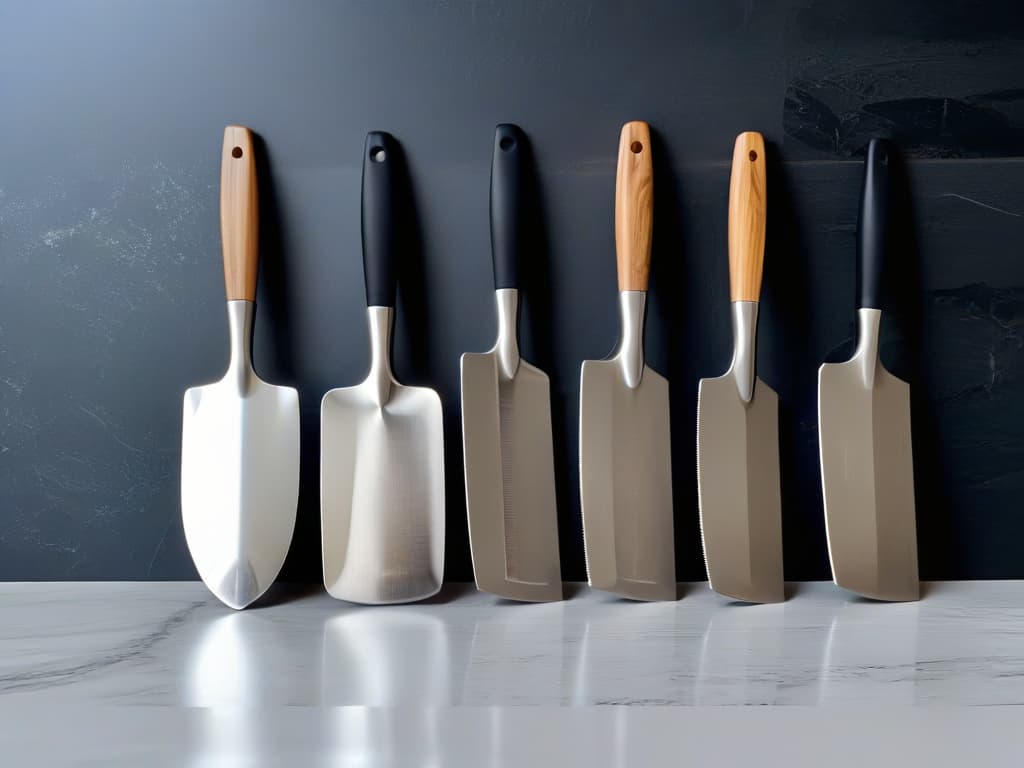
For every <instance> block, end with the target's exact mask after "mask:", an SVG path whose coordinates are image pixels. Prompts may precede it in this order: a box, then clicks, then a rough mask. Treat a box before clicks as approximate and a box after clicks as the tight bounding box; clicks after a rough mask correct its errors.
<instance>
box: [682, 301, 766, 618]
mask: <svg viewBox="0 0 1024 768" xmlns="http://www.w3.org/2000/svg"><path fill="white" fill-rule="evenodd" d="M732 319H733V338H734V346H733V360H732V364H731V365H730V366H729V370H728V371H726V372H725V374H724V375H722V376H719V377H718V378H713V379H701V381H700V385H699V389H698V394H697V498H698V502H699V507H700V529H701V539H702V541H703V544H704V560H705V564H706V566H707V570H708V580H709V582H710V583H711V588H712V589H714V590H715V591H716V592H719V593H721V594H723V595H727V596H729V597H733V598H736V599H737V600H745V601H748V602H755V603H771V602H778V601H781V600H783V599H785V593H784V589H783V575H782V501H781V495H780V490H779V398H778V395H777V394H776V393H775V392H774V391H773V390H772V388H771V387H769V386H768V385H767V384H765V383H764V382H763V381H761V379H759V378H756V376H755V365H754V361H755V352H756V329H757V302H752V301H736V302H733V305H732ZM748 386H749V387H750V388H749V389H748ZM748 393H749V396H748ZM745 397H746V398H747V399H745Z"/></svg>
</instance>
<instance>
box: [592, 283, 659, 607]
mask: <svg viewBox="0 0 1024 768" xmlns="http://www.w3.org/2000/svg"><path fill="white" fill-rule="evenodd" d="M645 304H646V293H645V292H644V291H621V292H620V293H619V310H620V314H621V321H622V336H621V338H620V341H619V345H618V348H617V349H616V351H615V352H614V353H613V355H612V356H611V357H610V358H608V359H607V360H587V361H585V362H584V363H583V368H582V371H581V373H580V446H579V451H580V502H581V506H582V511H583V541H584V551H585V554H586V563H587V579H588V581H589V582H590V584H591V586H593V587H596V588H598V589H603V590H606V591H608V592H614V593H616V594H619V595H622V596H624V597H630V598H633V599H636V600H674V599H676V578H675V575H676V574H675V547H674V544H673V541H674V540H673V524H672V445H671V436H670V432H669V395H668V381H666V380H665V378H664V377H662V376H660V375H659V374H658V373H656V372H655V371H654V370H652V369H651V368H650V367H648V366H646V365H644V351H643V327H644V309H645Z"/></svg>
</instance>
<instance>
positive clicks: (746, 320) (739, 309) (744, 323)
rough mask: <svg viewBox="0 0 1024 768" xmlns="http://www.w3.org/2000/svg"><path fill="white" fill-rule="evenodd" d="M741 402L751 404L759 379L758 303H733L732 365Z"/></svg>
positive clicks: (731, 368)
mask: <svg viewBox="0 0 1024 768" xmlns="http://www.w3.org/2000/svg"><path fill="white" fill-rule="evenodd" d="M729 370H730V371H732V375H733V378H734V379H735V380H736V391H737V392H739V395H740V400H742V401H743V402H744V403H749V402H750V401H751V400H752V399H753V397H754V380H755V379H756V377H757V302H756V301H734V302H733V303H732V365H730V366H729Z"/></svg>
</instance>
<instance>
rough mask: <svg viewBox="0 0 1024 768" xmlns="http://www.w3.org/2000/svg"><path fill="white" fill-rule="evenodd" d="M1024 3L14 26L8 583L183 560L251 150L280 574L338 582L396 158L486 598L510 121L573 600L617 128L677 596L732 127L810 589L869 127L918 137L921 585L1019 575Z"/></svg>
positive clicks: (80, 10) (585, 9) (4, 87)
mask: <svg viewBox="0 0 1024 768" xmlns="http://www.w3.org/2000/svg"><path fill="white" fill-rule="evenodd" d="M1019 8H1020V6H1019V4H1018V3H1011V2H1007V3H1002V4H1000V3H984V2H951V3H943V4H941V5H937V4H935V3H930V2H927V1H926V0H911V1H910V2H903V3H893V2H891V1H888V2H879V1H878V0H871V1H870V2H861V3H848V2H842V1H841V0H819V1H814V0H803V1H797V0H777V1H776V2H757V1H755V0H743V1H737V2H731V1H729V0H723V1H722V2H718V3H700V4H693V3H678V2H673V1H672V0H663V1H659V2H655V1H654V0H651V1H649V2H621V3H570V2H535V3H499V2H478V3H469V2H419V1H418V0H403V1H395V2H378V3H368V2H367V3H363V2H337V3H328V2H297V3H288V4H283V3H275V2H248V1H246V2H242V0H224V1H222V2H217V3H210V2H206V0H192V1H191V2H189V1H188V0H184V1H178V2H154V3H135V2H129V1H128V0H95V1H94V2H90V3H76V2H69V1H67V0H61V1H59V2H58V1H56V0H52V1H43V2H34V3H5V4H3V5H2V6H0V95H2V96H3V100H2V104H3V107H2V109H3V119H0V578H5V579H112V578H113V579H146V578H155V579H164V578H191V577H194V575H195V573H194V570H193V568H192V565H191V562H190V560H189V557H188V552H187V550H186V548H185V544H184V539H183V535H182V530H181V523H180V513H179V506H178V504H179V502H178V463H179V451H180V448H179V440H180V419H181V415H180V414H181V396H182V392H183V391H184V389H185V388H186V387H187V386H189V385H192V384H195V383H201V382H205V381H209V380H212V379H213V378H215V377H217V376H218V375H219V374H220V372H221V370H222V368H223V366H224V363H225V355H226V333H225V315H224V310H223V303H222V301H223V283H222V279H221V266H220V254H219V236H218V208H217V199H218V198H217V195H218V179H219V175H218V174H219V161H220V142H221V133H222V130H223V127H224V125H225V124H227V123H229V122H241V123H245V124H248V125H250V126H252V127H253V128H254V129H255V130H256V131H257V132H258V133H259V135H260V146H259V154H260V158H259V172H260V183H261V187H260V205H261V216H262V224H263V230H262V243H261V247H262V259H263V261H262V275H261V283H260V289H259V309H258V318H257V329H256V339H257V340H256V350H255V353H256V361H257V366H258V368H259V370H260V371H261V373H262V374H263V375H264V377H265V378H267V379H268V380H270V381H273V382H277V383H290V384H293V385H295V386H297V387H298V388H299V390H300V395H301V400H302V410H303V427H304V430H305V437H304V442H303V450H304V456H303V487H302V496H301V501H300V511H299V521H298V527H297V529H296V534H295V541H294V543H293V547H292V552H291V555H290V557H289V560H288V563H287V565H286V567H285V573H284V577H285V578H289V579H309V580H315V579H317V578H318V575H319V539H318V536H319V534H318V507H317V504H318V501H317V495H316V494H317V484H316V480H317V476H316V473H317V458H318V457H317V440H318V435H317V427H318V418H319V414H318V407H319V399H320V396H321V395H322V393H323V392H324V391H325V390H326V389H328V388H330V387H332V386H340V385H344V384H349V383H354V382H356V381H358V380H359V379H360V378H361V377H362V376H363V374H364V371H365V367H366V364H367V353H368V350H367V342H366V327H365V320H364V309H363V281H362V265H361V261H360V258H361V257H360V237H359V174H360V156H361V150H362V146H363V139H364V137H365V134H366V132H367V131H368V130H370V129H384V130H388V131H391V132H392V133H394V134H395V136H396V137H398V139H399V140H400V141H401V142H402V143H403V145H404V147H405V152H406V155H407V158H408V164H409V167H410V174H411V181H412V186H413V193H414V197H415V202H416V215H415V220H414V221H412V222H411V223H410V226H411V227H413V229H414V231H416V232H418V234H419V242H420V243H421V245H420V246H419V247H418V248H416V249H415V252H414V253H410V254H409V258H408V259H407V263H408V264H409V265H410V266H409V267H408V268H407V270H406V280H405V284H404V285H403V286H402V288H401V296H400V304H399V310H398V321H397V331H396V339H395V345H396V352H395V356H396V368H397V371H398V374H399V377H400V378H401V379H403V380H405V381H408V382H410V383H421V384H430V385H433V386H435V387H437V388H438V389H439V391H440V393H441V395H442V398H443V401H444V404H445V408H446V410H445V420H446V429H447V434H446V437H447V449H446V450H447V456H446V459H447V462H448V468H449V474H448V513H449V514H448V530H449V534H448V553H449V556H448V568H447V571H448V576H449V578H453V579H467V578H470V576H471V571H470V564H469V556H468V545H467V540H466V526H465V522H464V519H465V518H464V515H465V510H464V502H463V486H462V477H461V458H462V457H461V446H460V442H459V430H458V424H459V414H458V357H459V354H460V353H461V352H463V351H466V350H482V349H485V348H487V347H488V346H489V345H490V343H491V341H492V339H493V335H494V332H495V321H494V317H493V308H492V307H493V305H492V283H491V272H490V269H491V266H490V257H489V235H488V217H487V189H488V174H489V164H490V151H491V143H492V136H493V128H494V125H495V124H496V123H498V122H502V121H514V122H517V123H519V124H520V125H521V126H522V127H523V128H524V130H525V131H526V132H527V133H528V134H529V136H530V138H531V140H532V143H533V150H534V155H535V159H536V175H537V199H536V209H537V215H538V222H539V235H540V236H539V237H538V238H537V242H536V243H535V246H534V249H533V263H532V265H531V268H530V280H529V285H528V286H527V296H526V303H527V306H526V308H525V312H526V316H525V318H524V325H523V347H524V350H525V353H526V355H527V357H528V358H529V359H531V360H532V361H535V362H536V363H537V364H538V365H540V366H541V367H542V368H544V369H545V370H547V371H548V372H549V373H550V374H551V380H552V387H553V397H554V403H553V405H554V418H555V430H556V450H557V454H558V480H559V490H560V503H561V509H560V521H559V523H560V534H561V545H562V553H563V564H564V574H565V576H566V578H569V579H579V578H582V576H583V561H582V542H581V535H580V524H579V509H578V494H577V490H576V488H577V472H576V459H575V452H574V446H575V442H576V421H575V416H576V407H577V393H576V387H577V383H578V374H579V364H580V361H581V360H583V359H585V358H594V357H600V356H603V355H604V354H605V353H607V352H608V350H609V349H610V348H611V347H612V346H613V344H614V342H615V338H616V333H617V327H616V325H617V316H616V311H615V291H616V287H615V259H614V251H613V229H612V209H613V188H614V173H615V154H616V144H617V139H618V132H619V128H620V126H621V124H622V123H623V122H625V121H627V120H630V119H645V120H647V121H649V122H650V123H651V125H652V127H653V129H654V132H655V133H654V142H655V143H654V151H655V162H656V169H655V170H656V178H655V190H656V218H655V221H656V223H655V249H654V250H655V252H654V270H653V286H652V298H651V310H650V317H649V322H648V330H647V340H648V353H649V358H650V361H651V363H652V365H653V366H654V367H655V368H656V369H658V370H660V371H662V372H664V373H666V374H667V375H668V376H669V378H670V380H671V382H672V395H673V401H672V406H673V416H672V429H673V438H674V440H673V442H674V447H673V452H674V456H673V458H674V465H675V493H676V520H677V526H676V538H677V551H678V562H679V569H678V570H679V576H680V578H683V579H689V578H701V577H702V576H703V565H702V561H701V555H700V545H699V537H698V528H697V512H696V492H695V477H694V442H695V441H694V409H695V397H696V382H697V379H698V378H699V376H701V375H716V374H718V373H720V372H721V371H722V370H724V368H725V367H726V365H727V362H728V358H729V354H730V329H729V310H728V290H727V265H726V254H725V244H726V243H725V239H726V226H725V225H726V196H727V188H728V176H729V168H728V164H729V158H730V155H731V149H732V142H733V138H734V136H735V134H736V133H738V132H740V131H742V130H748V129H755V130H760V131H761V132H763V133H764V134H765V136H766V138H767V139H768V141H769V142H770V146H769V154H770V157H769V198H770V214H769V218H770V223H769V244H768V254H767V257H766V258H767V266H766V275H765V285H764V292H763V304H762V306H763V310H762V312H763V315H762V323H761V346H760V349H759V365H760V372H761V375H762V376H763V378H765V379H766V380H767V381H768V382H769V383H770V384H771V385H772V386H773V387H774V388H776V389H777V391H778V392H779V394H780V395H781V397H782V442H783V445H782V460H783V493H784V518H785V522H784V526H785V546H786V573H787V576H788V577H789V578H794V579H805V578H825V577H827V575H828V563H827V556H826V551H825V537H824V528H823V522H822V510H821V499H820V481H819V476H818V468H817V464H816V459H817V443H816V441H817V433H816V425H815V399H814V396H815V386H816V369H817V366H818V365H819V364H820V362H821V361H822V360H824V359H835V358H838V357H840V356H841V355H842V354H843V353H844V352H846V351H848V350H849V346H850V343H851V338H852V334H853V329H854V326H853V318H854V315H853V295H854V290H853V281H854V273H855V269H854V231H855V227H856V216H857V197H858V192H859V185H860V175H861V169H860V164H859V157H860V154H861V151H862V148H863V144H864V142H865V141H866V139H867V138H868V137H870V136H872V135H876V134H882V135H889V136H892V137H894V138H895V139H896V140H897V141H898V142H899V143H900V144H901V145H902V146H903V147H905V149H906V153H907V155H908V157H909V159H908V162H907V163H906V164H905V166H904V168H903V169H902V171H901V173H900V174H899V175H900V179H901V188H900V212H899V225H900V229H899V232H898V235H897V239H898V243H899V247H898V248H897V252H896V254H895V257H896V261H897V269H896V270H894V274H895V277H896V279H895V281H894V284H893V286H892V290H891V291H890V297H889V302H888V308H889V310H890V311H889V314H888V315H887V316H888V318H889V320H888V322H887V324H886V326H885V329H884V334H885V343H884V344H883V350H882V353H883V357H884V359H885V361H886V363H887V365H889V367H890V368H892V369H893V370H894V371H895V372H896V373H897V374H899V375H901V376H903V377H905V378H908V379H909V380H910V381H911V383H912V386H913V421H914V430H915V432H914V440H915V468H916V485H917V494H918V520H919V530H920V542H921V569H922V575H923V576H924V577H925V578H971V577H974V578H987V577H1018V578H1020V577H1024V557H1022V553H1024V544H1022V543H1021V542H1022V541H1024V519H1022V518H1021V514H1020V510H1021V498H1022V495H1024V444H1022V438H1024V410H1022V408H1021V405H1020V402H1019V398H1020V382H1021V376H1022V373H1024V352H1022V346H1024V258H1022V253H1021V242H1022V238H1024V162H1022V161H1021V160H1020V158H1021V157H1022V156H1024V44H1022V40H1024V11H1021V10H1019Z"/></svg>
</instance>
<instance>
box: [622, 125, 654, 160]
mask: <svg viewBox="0 0 1024 768" xmlns="http://www.w3.org/2000/svg"><path fill="white" fill-rule="evenodd" d="M650 149H651V127H650V126H649V125H648V124H647V123H645V122H644V121H643V120H632V121H630V122H628V123H626V124H625V125H623V126H622V133H621V134H619V154H620V155H621V154H623V153H626V152H628V153H630V154H633V155H640V156H641V157H642V156H643V155H645V154H649V153H650Z"/></svg>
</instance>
